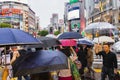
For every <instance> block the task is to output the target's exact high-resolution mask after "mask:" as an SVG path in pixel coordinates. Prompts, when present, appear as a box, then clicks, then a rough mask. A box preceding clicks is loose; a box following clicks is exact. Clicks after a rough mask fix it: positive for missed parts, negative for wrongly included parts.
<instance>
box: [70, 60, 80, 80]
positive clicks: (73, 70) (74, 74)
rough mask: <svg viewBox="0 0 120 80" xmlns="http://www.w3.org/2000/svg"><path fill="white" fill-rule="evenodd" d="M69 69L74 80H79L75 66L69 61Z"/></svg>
mask: <svg viewBox="0 0 120 80" xmlns="http://www.w3.org/2000/svg"><path fill="white" fill-rule="evenodd" d="M70 68H71V73H72V77H73V79H74V80H81V78H80V74H79V71H78V69H77V66H76V64H75V63H74V62H73V61H72V60H71V59H70Z"/></svg>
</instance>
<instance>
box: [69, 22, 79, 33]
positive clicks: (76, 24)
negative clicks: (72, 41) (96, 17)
mask: <svg viewBox="0 0 120 80" xmlns="http://www.w3.org/2000/svg"><path fill="white" fill-rule="evenodd" d="M79 30H80V21H79V20H73V21H71V31H73V32H79Z"/></svg>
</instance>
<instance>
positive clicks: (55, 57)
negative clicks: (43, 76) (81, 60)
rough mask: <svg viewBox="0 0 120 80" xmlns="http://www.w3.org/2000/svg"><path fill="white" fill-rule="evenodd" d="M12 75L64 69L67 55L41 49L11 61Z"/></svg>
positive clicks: (66, 66)
mask: <svg viewBox="0 0 120 80" xmlns="http://www.w3.org/2000/svg"><path fill="white" fill-rule="evenodd" d="M12 66H13V75H14V76H21V75H26V74H35V73H42V72H49V71H54V70H60V69H66V68H68V65H67V57H66V56H65V54H64V53H62V52H60V51H51V50H41V51H38V52H32V53H28V54H26V55H24V56H23V57H19V58H18V59H17V60H16V61H15V62H14V63H13V65H12Z"/></svg>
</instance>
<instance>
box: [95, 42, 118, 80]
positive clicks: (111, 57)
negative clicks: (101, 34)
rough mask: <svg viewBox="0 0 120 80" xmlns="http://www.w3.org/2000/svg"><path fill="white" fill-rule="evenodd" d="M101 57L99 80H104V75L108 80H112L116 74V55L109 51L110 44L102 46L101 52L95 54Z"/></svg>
mask: <svg viewBox="0 0 120 80" xmlns="http://www.w3.org/2000/svg"><path fill="white" fill-rule="evenodd" d="M96 54H97V55H101V56H102V57H103V67H102V72H101V80H105V77H106V75H108V77H109V80H114V79H113V77H114V73H115V74H116V73H117V67H118V65H117V58H116V55H115V54H114V53H113V52H111V51H110V44H109V43H104V44H103V51H100V52H98V53H96Z"/></svg>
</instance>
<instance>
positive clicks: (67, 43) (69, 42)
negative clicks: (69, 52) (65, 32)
mask: <svg viewBox="0 0 120 80" xmlns="http://www.w3.org/2000/svg"><path fill="white" fill-rule="evenodd" d="M60 42H61V45H62V46H76V44H77V43H76V40H74V39H62V40H60Z"/></svg>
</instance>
